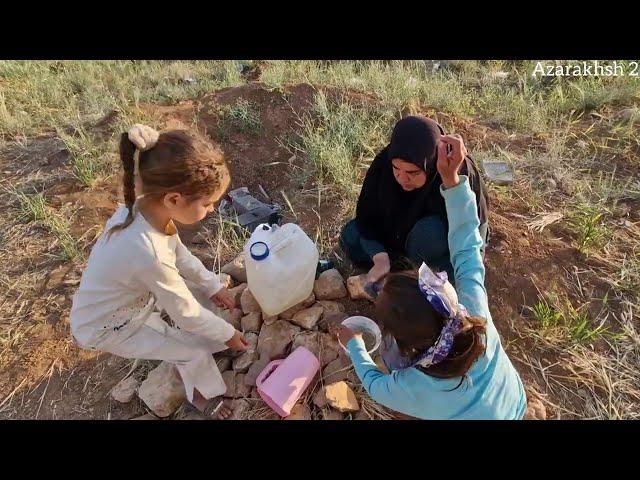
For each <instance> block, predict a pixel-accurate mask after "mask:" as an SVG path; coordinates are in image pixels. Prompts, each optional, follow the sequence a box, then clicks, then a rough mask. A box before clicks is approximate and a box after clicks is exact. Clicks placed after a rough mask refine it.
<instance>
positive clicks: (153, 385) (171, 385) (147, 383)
mask: <svg viewBox="0 0 640 480" xmlns="http://www.w3.org/2000/svg"><path fill="white" fill-rule="evenodd" d="M138 396H139V397H140V400H142V401H143V402H144V403H145V404H146V405H147V407H149V408H150V409H151V411H152V412H153V413H155V414H156V415H157V416H158V417H161V418H162V417H168V416H169V415H171V414H172V413H173V412H175V411H176V410H177V409H178V407H179V406H180V405H181V404H182V402H183V401H184V400H185V398H186V397H187V395H186V392H185V389H184V384H183V383H182V379H181V378H180V374H179V373H178V370H177V369H176V367H175V366H173V365H172V364H170V363H168V362H162V363H160V365H158V366H157V367H156V368H154V369H153V370H151V371H150V372H149V375H148V376H147V378H146V379H145V380H144V381H143V382H142V383H141V384H140V388H139V389H138Z"/></svg>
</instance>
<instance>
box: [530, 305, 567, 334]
mask: <svg viewBox="0 0 640 480" xmlns="http://www.w3.org/2000/svg"><path fill="white" fill-rule="evenodd" d="M531 312H532V314H533V318H534V319H535V321H536V322H538V324H539V325H540V328H541V329H542V330H549V329H550V328H554V327H557V326H558V325H559V324H560V321H561V320H562V313H560V312H559V311H558V310H556V308H555V307H554V306H553V305H552V304H551V303H549V302H548V301H547V299H545V298H544V297H540V299H539V300H538V302H537V303H536V304H535V305H534V306H533V307H531Z"/></svg>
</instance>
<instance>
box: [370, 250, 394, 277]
mask: <svg viewBox="0 0 640 480" xmlns="http://www.w3.org/2000/svg"><path fill="white" fill-rule="evenodd" d="M371 260H373V267H372V268H371V270H369V273H367V282H369V283H377V282H378V281H380V280H382V279H383V278H384V277H386V276H387V274H388V273H389V271H390V270H391V262H390V260H389V254H388V253H387V252H380V253H377V254H376V255H374V256H373V258H372V259H371Z"/></svg>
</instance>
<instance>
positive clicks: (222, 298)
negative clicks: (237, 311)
mask: <svg viewBox="0 0 640 480" xmlns="http://www.w3.org/2000/svg"><path fill="white" fill-rule="evenodd" d="M211 301H212V302H213V303H215V304H216V306H217V307H220V308H224V307H227V308H228V309H229V310H233V309H234V308H236V299H235V298H234V297H233V295H231V292H229V290H227V288H226V287H222V290H220V291H219V292H218V293H216V294H215V295H212V296H211Z"/></svg>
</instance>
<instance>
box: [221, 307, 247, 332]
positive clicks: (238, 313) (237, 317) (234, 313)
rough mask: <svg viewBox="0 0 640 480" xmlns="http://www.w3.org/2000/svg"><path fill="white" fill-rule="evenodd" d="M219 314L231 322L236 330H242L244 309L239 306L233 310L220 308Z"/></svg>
mask: <svg viewBox="0 0 640 480" xmlns="http://www.w3.org/2000/svg"><path fill="white" fill-rule="evenodd" d="M218 316H219V317H220V318H222V319H223V320H224V321H226V322H227V323H229V324H231V325H232V326H233V328H235V329H236V330H240V329H241V328H242V326H241V323H240V322H241V320H242V310H240V309H239V308H234V309H233V310H229V309H225V310H222V309H220V310H218Z"/></svg>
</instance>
